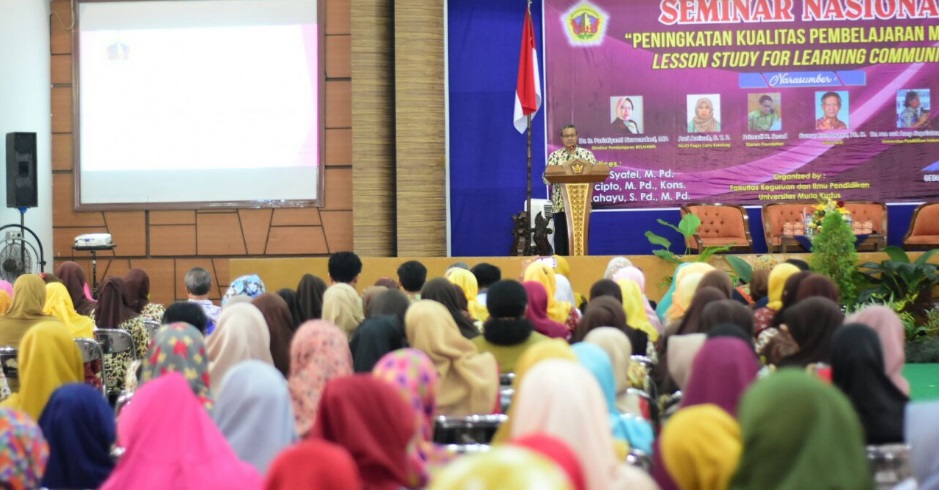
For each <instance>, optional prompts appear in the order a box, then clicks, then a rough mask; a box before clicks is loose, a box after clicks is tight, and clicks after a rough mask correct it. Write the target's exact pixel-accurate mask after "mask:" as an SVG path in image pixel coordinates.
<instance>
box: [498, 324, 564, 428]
mask: <svg viewBox="0 0 939 490" xmlns="http://www.w3.org/2000/svg"><path fill="white" fill-rule="evenodd" d="M548 359H565V360H568V361H577V356H576V355H574V351H573V350H571V346H570V344H568V343H567V342H565V341H563V340H560V339H551V340H549V341H547V342H539V343H537V344H535V345H533V346H532V347H531V349H528V350H527V351H525V352H524V353H522V357H520V358H519V359H518V363H517V364H516V365H515V378H514V379H513V380H512V393H513V394H512V401H511V402H510V403H509V410H508V414H507V415H508V417H509V418H508V419H507V420H506V421H505V422H503V423H502V425H500V426H499V428H498V429H496V433H495V434H494V435H493V438H492V442H493V443H501V442H507V441H508V440H509V439H510V438H511V432H512V423H513V422H514V419H515V417H514V414H515V413H517V412H515V401H516V400H517V397H518V390H519V387H520V386H521V385H522V381H523V380H524V379H525V376H527V375H528V372H529V371H531V368H533V367H535V365H537V364H539V363H541V362H542V361H545V360H548ZM522 416H524V415H522Z"/></svg>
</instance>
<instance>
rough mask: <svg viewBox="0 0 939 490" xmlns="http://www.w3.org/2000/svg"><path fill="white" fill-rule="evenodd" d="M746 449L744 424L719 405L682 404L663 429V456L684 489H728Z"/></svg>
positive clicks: (674, 477) (666, 464) (670, 472)
mask: <svg viewBox="0 0 939 490" xmlns="http://www.w3.org/2000/svg"><path fill="white" fill-rule="evenodd" d="M794 429H795V430H798V429H799V428H798V427H796V428H794ZM742 451H743V441H742V440H741V437H740V425H739V424H738V423H737V421H736V420H734V418H733V417H731V416H730V415H728V414H727V412H725V411H724V410H722V409H721V408H720V407H718V406H717V405H711V404H705V405H694V406H691V407H687V408H682V409H681V410H679V411H678V412H676V413H675V415H674V416H672V418H671V419H670V420H669V421H668V423H667V424H665V428H663V429H662V460H663V461H664V462H665V468H666V469H667V470H668V473H669V474H670V475H671V476H672V478H673V479H674V480H675V483H677V484H678V486H679V487H680V488H682V489H684V490H689V489H696V490H724V489H726V488H727V487H728V485H730V479H731V477H733V475H734V472H735V471H736V469H737V464H738V463H739V462H740V455H741V453H742Z"/></svg>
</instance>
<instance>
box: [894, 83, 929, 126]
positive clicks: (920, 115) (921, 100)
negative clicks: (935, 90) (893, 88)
mask: <svg viewBox="0 0 939 490" xmlns="http://www.w3.org/2000/svg"><path fill="white" fill-rule="evenodd" d="M927 126H929V89H928V88H917V89H902V90H897V127H898V128H906V129H921V128H925V127H927Z"/></svg>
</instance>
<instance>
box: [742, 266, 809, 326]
mask: <svg viewBox="0 0 939 490" xmlns="http://www.w3.org/2000/svg"><path fill="white" fill-rule="evenodd" d="M797 273H799V268H798V267H796V266H794V265H792V264H788V263H782V264H779V265H777V266H775V267H773V270H771V271H770V273H769V293H768V294H767V296H766V297H767V298H769V302H768V303H766V306H764V307H763V308H760V309H758V310H756V311H755V312H754V313H753V334H754V335H760V333H762V332H763V330H766V329H767V328H769V327H771V326H772V325H773V317H774V316H776V311H778V310H779V309H781V308H782V305H783V301H782V300H783V298H782V296H783V289H784V288H785V287H786V281H787V280H788V279H789V277H790V276H792V275H794V274H797Z"/></svg>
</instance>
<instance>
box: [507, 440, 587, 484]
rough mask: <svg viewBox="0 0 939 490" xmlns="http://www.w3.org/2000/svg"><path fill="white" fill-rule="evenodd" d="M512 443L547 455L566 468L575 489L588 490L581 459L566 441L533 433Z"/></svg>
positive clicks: (565, 470) (563, 468) (562, 467)
mask: <svg viewBox="0 0 939 490" xmlns="http://www.w3.org/2000/svg"><path fill="white" fill-rule="evenodd" d="M511 444H514V445H516V446H522V447H525V448H528V449H531V450H532V451H535V452H537V453H540V454H541V455H543V456H546V457H547V458H549V459H550V460H551V461H554V462H555V463H557V465H558V466H559V467H560V468H561V469H562V470H564V473H566V474H567V477H568V478H569V479H570V480H571V484H573V485H574V490H587V482H586V479H585V478H584V471H583V469H581V467H580V461H578V460H577V455H576V454H575V453H574V451H572V450H571V448H570V446H568V445H567V444H566V443H565V442H564V441H562V440H560V439H558V438H556V437H552V436H549V435H547V434H531V435H527V436H525V437H520V438H518V439H513V440H512V441H511Z"/></svg>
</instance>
